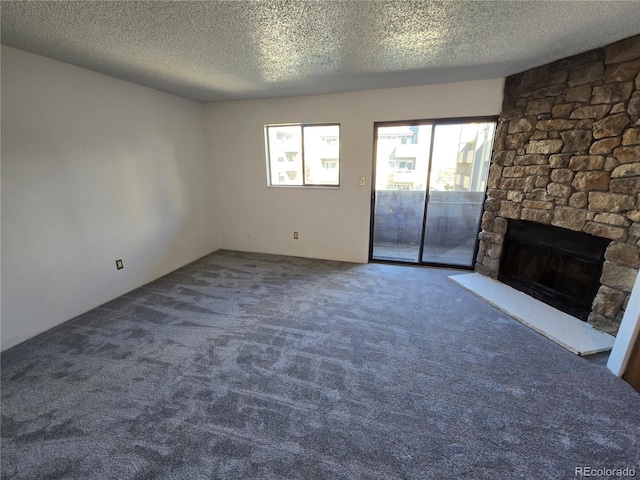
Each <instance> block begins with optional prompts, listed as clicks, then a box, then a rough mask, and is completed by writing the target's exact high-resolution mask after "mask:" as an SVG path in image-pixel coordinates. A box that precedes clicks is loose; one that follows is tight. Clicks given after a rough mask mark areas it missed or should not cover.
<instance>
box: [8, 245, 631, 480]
mask: <svg viewBox="0 0 640 480" xmlns="http://www.w3.org/2000/svg"><path fill="white" fill-rule="evenodd" d="M452 273H456V272H455V271H452V270H443V269H428V268H419V267H402V266H392V265H381V264H370V265H357V264H348V263H339V262H330V261H321V260H310V259H300V258H291V257H282V256H273V255H263V254H250V253H240V252H230V251H218V252H216V253H213V254H211V255H209V256H207V257H204V258H202V259H200V260H198V261H196V262H194V263H192V264H190V265H188V266H186V267H184V268H182V269H180V270H177V271H175V272H173V273H171V274H169V275H167V276H165V277H163V278H161V279H159V280H156V281H154V282H152V283H150V284H148V285H146V286H144V287H142V288H139V289H137V290H135V291H133V292H131V293H129V294H127V295H125V296H123V297H121V298H118V299H116V300H114V301H112V302H109V303H107V304H105V305H103V306H101V307H99V308H97V309H95V310H93V311H91V312H88V313H86V314H84V315H82V316H80V317H78V318H76V319H74V320H72V321H69V322H67V323H65V324H63V325H61V326H60V327H57V328H55V329H53V330H51V331H49V332H46V333H45V334H42V335H40V336H38V337H36V338H34V339H32V340H29V341H27V342H25V343H23V344H21V345H18V346H17V347H14V348H12V349H10V350H8V351H6V352H4V353H3V354H2V431H1V435H2V453H1V459H2V478H3V479H54V478H70V479H147V478H149V479H150V478H162V479H165V478H166V479H209V478H220V479H227V478H228V479H235V478H242V479H245V478H260V479H269V478H277V479H280V478H286V479H295V478H301V479H302V478H304V479H395V478H398V479H399V478H408V479H422V478H424V479H430V478H433V479H459V478H471V479H483V478H486V479H502V478H505V479H507V478H508V479H514V478H526V479H530V478H553V479H560V478H567V479H568V478H575V467H577V466H589V467H607V468H624V467H631V468H635V470H636V472H637V474H638V475H640V454H639V452H640V444H639V439H640V395H639V394H638V393H637V392H635V391H634V390H633V389H632V388H631V387H630V386H629V385H628V384H627V383H625V382H624V381H622V380H620V379H618V378H616V377H615V376H614V375H613V374H611V373H610V372H609V371H608V370H607V369H606V367H605V365H604V361H605V360H606V357H603V356H601V357H594V358H591V359H586V358H580V357H577V356H575V355H573V354H571V353H569V352H567V351H565V350H563V349H562V348H561V347H558V346H557V345H555V344H554V343H552V342H551V341H549V340H547V339H545V338H544V337H542V336H540V335H539V334H537V333H535V332H533V331H532V330H530V329H528V328H526V327H525V326H523V325H521V324H519V323H518V322H516V321H514V320H512V319H510V318H509V317H507V316H506V315H504V314H503V313H501V312H499V311H498V310H496V309H494V308H493V307H491V306H489V305H487V304H485V303H484V302H482V301H481V300H479V299H477V298H476V297H474V296H473V295H471V294H470V293H468V292H466V291H465V290H463V289H462V288H460V287H458V286H456V285H454V284H452V283H451V282H449V281H448V280H447V276H448V275H451V274H452Z"/></svg>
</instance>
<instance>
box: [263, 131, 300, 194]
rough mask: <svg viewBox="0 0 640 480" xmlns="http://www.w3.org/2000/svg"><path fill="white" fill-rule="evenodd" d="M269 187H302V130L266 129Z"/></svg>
mask: <svg viewBox="0 0 640 480" xmlns="http://www.w3.org/2000/svg"><path fill="white" fill-rule="evenodd" d="M267 134H268V135H269V175H270V185H302V183H303V178H302V128H301V127H300V126H299V125H297V126H279V125H276V126H272V127H267Z"/></svg>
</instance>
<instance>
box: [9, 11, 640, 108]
mask: <svg viewBox="0 0 640 480" xmlns="http://www.w3.org/2000/svg"><path fill="white" fill-rule="evenodd" d="M1 7H2V12H1V14H2V43H4V44H6V45H10V46H13V47H16V48H19V49H22V50H26V51H29V52H34V53H38V54H40V55H44V56H47V57H51V58H55V59H57V60H61V61H64V62H67V63H71V64H74V65H78V66H81V67H84V68H88V69H90V70H95V71H97V72H102V73H106V74H108V75H112V76H114V77H118V78H122V79H125V80H130V81H132V82H136V83H140V84H142V85H147V86H149V87H153V88H156V89H158V90H162V91H165V92H170V93H174V94H177V95H181V96H184V97H187V98H192V99H194V100H199V101H219V100H233V99H243V98H264V97H275V96H289V95H303V94H319V93H329V92H342V91H350V90H364V89H370V88H385V87H397V86H408V85H422V84H429V83H439V82H451V81H462V80H474V79H485V78H498V77H504V76H507V75H510V74H512V73H517V72H520V71H523V70H526V69H528V68H531V67H534V66H538V65H541V64H544V63H547V62H550V61H553V60H556V59H558V58H562V57H565V56H569V55H572V54H575V53H579V52H582V51H585V50H589V49H591V48H595V47H598V46H602V45H606V44H607V43H611V42H613V41H616V40H619V39H622V38H626V37H629V36H631V35H635V34H638V33H640V2H638V1H626V2H618V1H461V0H457V1H427V2H418V1H355V0H350V1H304V2H302V1H272V0H266V1H250V2H248V1H205V2H196V1H186V2H177V1H175V2H174V1H164V2H154V1H139V2H138V1H136V2H133V1H106V2H93V1H92V2H88V1H62V2H59V1H43V2H39V1H2V3H1Z"/></svg>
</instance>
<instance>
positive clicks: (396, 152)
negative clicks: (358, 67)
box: [370, 119, 495, 267]
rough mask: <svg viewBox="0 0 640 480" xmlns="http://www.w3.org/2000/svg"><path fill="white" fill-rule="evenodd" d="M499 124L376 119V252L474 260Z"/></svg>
mask: <svg viewBox="0 0 640 480" xmlns="http://www.w3.org/2000/svg"><path fill="white" fill-rule="evenodd" d="M494 127H495V121H494V120H493V119H490V120H489V119H480V120H474V121H457V122H451V121H441V122H439V121H435V122H427V121H425V122H410V123H409V122H408V123H387V124H378V125H376V128H375V140H376V148H375V155H376V158H375V171H374V177H375V186H374V191H373V195H372V230H371V232H372V235H371V246H370V257H371V259H372V260H390V261H398V262H409V263H427V264H437V265H454V266H464V267H471V266H473V262H474V256H475V252H476V246H477V236H478V231H479V227H480V217H481V215H482V203H483V201H484V194H485V188H486V180H487V175H488V170H489V161H490V158H491V147H492V143H493V133H494Z"/></svg>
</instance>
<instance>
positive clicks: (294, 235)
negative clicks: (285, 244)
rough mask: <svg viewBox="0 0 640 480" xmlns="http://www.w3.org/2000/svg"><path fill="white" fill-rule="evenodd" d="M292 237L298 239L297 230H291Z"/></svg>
mask: <svg viewBox="0 0 640 480" xmlns="http://www.w3.org/2000/svg"><path fill="white" fill-rule="evenodd" d="M293 239H294V240H297V239H298V232H293Z"/></svg>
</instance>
